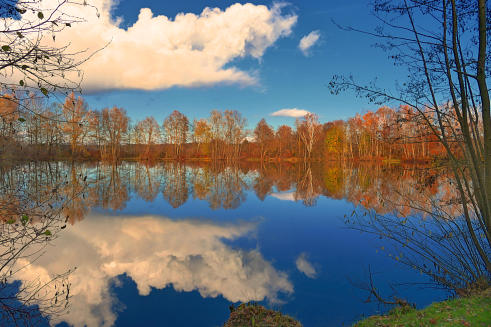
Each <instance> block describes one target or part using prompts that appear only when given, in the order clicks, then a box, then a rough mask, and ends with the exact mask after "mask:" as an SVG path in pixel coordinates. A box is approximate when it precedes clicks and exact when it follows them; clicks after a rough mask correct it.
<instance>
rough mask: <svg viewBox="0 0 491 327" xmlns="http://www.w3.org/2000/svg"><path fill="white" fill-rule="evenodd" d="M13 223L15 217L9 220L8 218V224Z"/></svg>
mask: <svg viewBox="0 0 491 327" xmlns="http://www.w3.org/2000/svg"><path fill="white" fill-rule="evenodd" d="M13 223H15V219H13V218H10V219H9V220H7V224H9V225H12V224H13Z"/></svg>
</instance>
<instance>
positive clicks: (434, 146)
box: [0, 93, 482, 161]
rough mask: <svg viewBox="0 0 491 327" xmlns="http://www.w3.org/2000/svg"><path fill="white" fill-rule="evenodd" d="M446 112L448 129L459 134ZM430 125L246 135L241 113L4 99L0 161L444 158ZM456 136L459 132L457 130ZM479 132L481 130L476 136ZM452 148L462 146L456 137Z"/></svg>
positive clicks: (324, 127) (71, 99)
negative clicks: (132, 112) (137, 110)
mask: <svg viewBox="0 0 491 327" xmlns="http://www.w3.org/2000/svg"><path fill="white" fill-rule="evenodd" d="M452 112H453V111H451V110H449V115H448V117H447V120H448V128H454V125H453V122H452V119H451V117H452V114H451V113H452ZM425 117H427V119H426V121H423V120H424V118H423V116H422V115H421V114H418V113H416V112H414V111H413V109H412V108H410V107H407V106H401V107H399V108H397V109H393V108H389V107H381V108H380V109H378V110H377V111H376V112H371V111H368V112H367V113H366V114H364V115H359V114H357V115H356V116H355V117H352V118H349V119H347V120H345V121H343V120H337V121H333V122H327V123H324V124H322V123H320V122H319V120H318V117H317V116H316V115H314V114H307V115H306V116H305V117H302V118H298V119H297V120H296V121H295V126H294V128H292V127H290V126H287V125H281V126H279V127H278V128H277V129H276V130H275V129H274V128H273V127H272V126H270V125H269V124H268V123H267V122H266V121H265V120H264V119H262V120H261V121H260V122H259V123H258V124H257V125H256V127H255V128H254V130H247V129H246V126H247V121H246V119H245V118H244V117H243V116H242V114H241V113H239V112H238V111H236V110H225V111H218V110H213V111H212V112H211V113H210V116H209V117H208V118H201V119H199V120H196V119H195V120H193V121H192V122H191V121H190V120H189V119H188V117H186V116H185V115H184V114H182V113H180V112H179V111H177V110H174V111H173V112H172V113H170V115H169V116H168V117H167V118H165V120H164V121H163V122H162V123H161V124H159V122H157V121H156V120H155V119H154V118H153V117H147V118H145V119H144V120H142V121H137V122H131V120H130V118H129V117H128V115H127V113H126V111H125V110H124V109H123V108H119V107H113V108H104V109H102V110H94V109H90V108H88V106H87V103H86V102H85V101H84V99H83V98H82V97H80V96H79V97H76V96H75V95H74V94H73V93H72V94H70V95H68V96H67V97H66V99H65V101H64V103H63V104H48V103H47V102H46V100H44V99H41V98H39V97H34V96H33V97H30V98H28V99H25V100H23V101H19V100H17V99H16V97H15V94H5V95H3V96H1V97H0V155H2V157H3V158H9V157H10V158H19V157H21V158H25V159H29V158H32V159H68V158H70V159H77V160H78V159H94V160H104V161H116V160H121V159H138V160H152V161H155V160H165V159H169V160H239V159H249V160H258V161H280V160H291V161H298V160H305V161H321V160H326V159H327V160H402V161H427V160H432V159H435V158H444V157H445V151H444V148H443V147H442V146H441V144H440V143H439V142H438V140H437V137H436V135H435V134H434V133H433V130H432V129H431V128H430V126H431V125H430V124H428V122H430V123H431V121H432V119H434V117H432V113H431V112H428V113H426V115H425ZM453 132H454V134H455V129H454V130H453ZM476 132H477V133H481V134H482V131H476ZM455 135H458V131H457V134H455ZM455 146H456V147H458V146H459V140H458V136H457V137H456V139H455Z"/></svg>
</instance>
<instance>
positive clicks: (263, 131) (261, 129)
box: [254, 118, 274, 161]
mask: <svg viewBox="0 0 491 327" xmlns="http://www.w3.org/2000/svg"><path fill="white" fill-rule="evenodd" d="M254 136H255V138H256V143H257V144H258V146H259V155H260V158H261V161H264V160H265V158H266V157H267V154H268V152H269V151H270V150H271V145H272V142H273V141H274V130H273V128H271V126H269V125H268V123H267V122H266V120H264V118H263V119H261V120H260V121H259V122H258V123H257V125H256V128H255V129H254Z"/></svg>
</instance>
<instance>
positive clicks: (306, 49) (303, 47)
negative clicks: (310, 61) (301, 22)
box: [298, 31, 321, 56]
mask: <svg viewBox="0 0 491 327" xmlns="http://www.w3.org/2000/svg"><path fill="white" fill-rule="evenodd" d="M320 37H321V34H320V32H319V31H312V32H310V33H309V34H307V35H305V36H304V37H303V38H302V39H301V40H300V43H299V44H298V48H299V49H300V51H302V53H303V54H304V56H309V55H310V48H312V47H313V46H314V45H315V44H316V43H317V41H319V39H320Z"/></svg>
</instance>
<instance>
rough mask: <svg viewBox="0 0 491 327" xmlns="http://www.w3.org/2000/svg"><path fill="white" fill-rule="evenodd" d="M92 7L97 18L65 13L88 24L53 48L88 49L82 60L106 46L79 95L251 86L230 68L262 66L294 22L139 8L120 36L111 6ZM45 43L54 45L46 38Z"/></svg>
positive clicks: (278, 8) (264, 13)
mask: <svg viewBox="0 0 491 327" xmlns="http://www.w3.org/2000/svg"><path fill="white" fill-rule="evenodd" d="M57 2H58V0H46V1H43V2H41V5H42V6H43V7H44V8H52V7H54V5H55V4H56V3H57ZM90 4H91V5H94V6H95V7H97V8H98V10H99V14H100V15H99V17H97V15H96V14H95V12H94V9H93V8H92V7H89V6H86V7H81V6H72V5H66V6H64V7H63V8H65V9H64V11H65V12H66V13H68V14H73V15H76V16H77V17H83V18H84V19H85V20H86V22H84V23H77V24H73V25H72V27H69V28H66V29H65V30H64V31H62V32H60V33H58V34H57V35H56V41H54V44H55V45H56V46H62V45H66V44H70V47H69V50H70V52H75V51H78V50H83V49H88V51H87V52H86V53H85V56H86V55H87V53H91V52H93V51H95V50H98V49H101V48H103V47H104V46H106V45H107V46H106V47H105V48H104V49H102V50H101V51H100V52H98V53H96V54H95V55H94V56H93V57H92V58H91V59H90V60H88V61H87V62H85V63H84V64H83V65H82V66H81V68H82V70H83V72H84V75H83V82H82V87H83V89H84V91H96V90H107V89H145V90H153V89H166V88H170V87H173V86H182V87H193V86H200V85H213V84H216V83H238V84H240V85H251V84H256V83H257V77H256V76H255V74H254V72H250V71H244V70H241V69H239V68H238V67H236V66H234V65H233V64H231V63H232V62H233V61H234V60H236V59H238V58H243V57H247V56H249V57H252V58H257V59H260V58H261V57H262V56H263V54H264V52H265V51H266V49H268V48H269V47H271V46H272V45H273V44H274V43H275V42H276V41H277V40H278V39H279V38H281V37H285V36H288V35H289V34H290V33H291V30H292V27H293V26H294V25H295V23H296V21H297V16H296V15H295V14H283V13H282V8H283V7H284V5H280V4H276V5H272V6H271V7H267V6H264V5H254V4H251V3H247V4H240V3H236V4H233V5H231V6H229V7H228V8H226V9H224V10H221V9H219V8H205V9H203V11H202V12H201V13H200V14H198V15H196V14H193V13H180V14H178V15H176V16H175V17H173V18H172V17H167V16H164V15H157V16H155V15H154V14H153V13H152V11H151V10H150V9H149V8H142V9H141V10H140V13H139V15H138V19H137V21H136V22H135V23H134V24H133V25H132V26H129V27H128V28H127V30H125V29H123V28H121V27H120V24H121V22H122V19H117V20H116V21H114V20H113V19H112V18H111V10H112V8H113V7H114V6H115V5H116V4H117V1H116V0H91V1H90ZM28 14H30V13H26V15H28ZM44 42H45V43H46V44H50V45H52V44H53V40H52V39H51V34H49V35H48V36H47V37H46V38H45V40H44ZM83 56H84V55H83V54H82V55H80V58H82V57H83ZM71 77H73V78H75V79H76V78H77V77H76V76H71ZM16 78H17V76H14V77H12V79H13V80H15V81H18V79H16Z"/></svg>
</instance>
